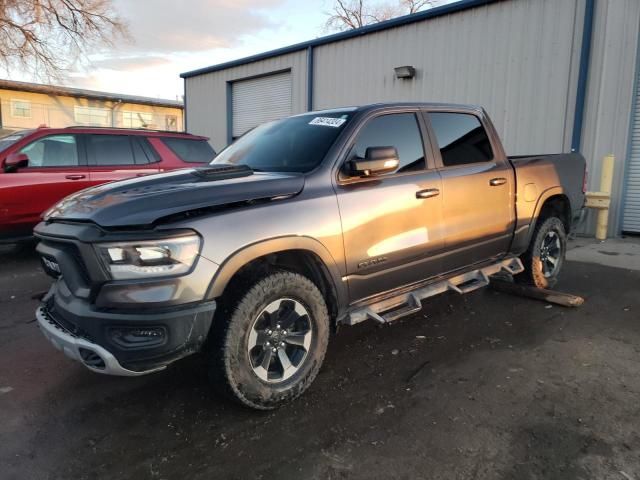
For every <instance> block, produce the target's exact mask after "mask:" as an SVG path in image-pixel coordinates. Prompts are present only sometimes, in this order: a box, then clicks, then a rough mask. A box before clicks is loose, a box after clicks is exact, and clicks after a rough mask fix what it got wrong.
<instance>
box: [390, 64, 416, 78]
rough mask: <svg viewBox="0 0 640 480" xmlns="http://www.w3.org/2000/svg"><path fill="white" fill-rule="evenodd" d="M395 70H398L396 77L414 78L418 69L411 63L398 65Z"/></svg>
mask: <svg viewBox="0 0 640 480" xmlns="http://www.w3.org/2000/svg"><path fill="white" fill-rule="evenodd" d="M394 70H395V72H396V78H413V77H415V76H416V69H415V68H414V67H412V66H411V65H405V66H404V67H396V68H394Z"/></svg>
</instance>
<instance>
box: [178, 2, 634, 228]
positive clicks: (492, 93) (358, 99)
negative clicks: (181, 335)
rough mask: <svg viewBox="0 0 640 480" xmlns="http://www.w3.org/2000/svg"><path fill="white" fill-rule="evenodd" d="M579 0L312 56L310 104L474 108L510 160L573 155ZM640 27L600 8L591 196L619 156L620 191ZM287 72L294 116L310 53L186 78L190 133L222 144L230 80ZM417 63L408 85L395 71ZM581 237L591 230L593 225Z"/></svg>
mask: <svg viewBox="0 0 640 480" xmlns="http://www.w3.org/2000/svg"><path fill="white" fill-rule="evenodd" d="M585 3H586V2H585V0H504V1H499V2H495V3H492V4H489V5H486V6H482V7H476V8H472V9H469V10H465V11H462V12H458V13H454V14H450V15H446V16H442V17H437V18H433V19H430V20H426V21H422V22H417V23H413V24H409V25H404V26H401V27H396V28H392V29H388V30H384V31H380V32H376V33H370V34H367V35H363V36H361V37H355V38H351V39H347V40H342V41H339V42H335V43H331V44H327V45H321V46H318V47H315V48H314V72H315V74H314V92H313V99H314V108H315V109H321V108H330V107H336V106H343V105H358V104H363V103H371V102H384V101H396V100H410V101H443V102H460V103H474V104H479V105H482V106H484V107H485V108H486V109H487V111H488V112H489V114H490V115H491V117H492V118H493V120H494V122H495V124H496V128H497V129H498V132H499V134H500V135H501V137H502V139H503V142H504V144H505V147H506V150H507V152H508V153H509V154H512V155H517V154H531V153H555V152H561V151H569V149H570V145H571V133H572V130H573V116H574V108H575V100H576V85H577V76H578V65H579V60H580V51H581V41H582V30H583V21H584V12H585ZM639 21H640V1H638V0H596V17H595V25H594V32H593V33H594V35H593V43H592V45H593V48H592V52H591V56H592V58H591V67H590V74H589V80H588V86H587V87H588V88H587V104H586V111H585V123H584V129H583V141H582V148H581V150H582V152H583V153H584V154H585V157H587V161H588V168H589V172H590V188H592V189H595V188H596V187H597V186H598V178H599V175H600V169H599V159H600V158H601V157H602V156H603V155H604V154H606V153H609V152H613V153H614V154H616V157H617V158H618V164H617V168H616V176H615V186H614V188H616V192H615V193H614V197H615V198H614V201H613V210H612V215H611V222H610V232H611V233H613V234H615V233H617V232H618V231H619V226H620V222H619V220H620V195H621V187H622V175H623V171H624V161H625V157H626V154H627V143H628V142H627V138H628V130H629V118H630V108H631V95H632V89H633V88H632V87H633V77H634V72H635V59H636V49H637V41H638V29H639ZM286 65H289V66H290V67H289V68H291V69H292V74H293V82H294V100H293V110H294V112H301V111H304V110H305V108H306V97H305V95H306V51H305V50H302V51H300V52H296V53H294V54H287V55H283V56H280V57H275V58H272V59H269V60H262V61H259V62H254V63H251V64H249V65H244V66H240V67H233V68H230V69H228V70H224V71H220V72H214V73H208V74H203V75H200V76H198V77H192V78H189V79H187V121H188V123H187V128H188V130H189V131H192V132H194V133H201V134H204V135H209V136H211V137H212V139H213V143H214V146H216V147H218V148H219V147H220V145H221V144H225V143H226V133H225V132H226V82H227V81H229V80H233V79H237V78H242V77H243V76H251V75H258V74H264V73H268V72H270V71H276V70H278V69H282V68H284V67H285V66H286ZM401 65H413V66H414V67H416V69H417V77H416V78H415V79H413V80H399V79H396V78H395V75H394V71H393V68H394V67H397V66H401ZM585 228H586V230H585V231H588V232H592V231H593V222H592V220H591V218H589V220H588V221H587V224H586V227H585Z"/></svg>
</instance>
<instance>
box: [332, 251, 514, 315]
mask: <svg viewBox="0 0 640 480" xmlns="http://www.w3.org/2000/svg"><path fill="white" fill-rule="evenodd" d="M523 270H524V267H523V265H522V262H521V261H520V259H519V258H506V259H504V260H501V261H499V262H497V263H494V264H492V265H488V266H486V267H484V268H480V269H478V270H472V271H470V272H467V273H463V274H461V275H457V276H455V277H452V278H448V279H446V280H442V281H440V282H436V283H433V284H431V285H427V286H426V287H421V288H417V289H416V290H412V291H409V292H406V293H402V294H400V295H396V296H393V297H390V298H387V299H384V300H381V301H379V302H376V303H373V304H371V305H367V306H363V307H356V308H355V309H354V310H352V311H351V312H349V314H347V317H346V318H345V320H344V324H345V325H355V324H356V323H360V322H364V321H365V320H369V319H371V320H375V321H376V322H379V323H390V322H393V321H394V320H398V319H399V318H402V317H405V316H407V315H410V314H412V313H416V312H419V311H420V310H421V309H422V303H421V301H422V300H424V299H425V298H429V297H433V296H435V295H439V294H441V293H444V292H446V291H449V290H451V291H454V292H456V293H459V294H461V295H462V294H465V293H469V292H472V291H474V290H477V289H478V288H482V287H486V286H487V285H489V277H490V276H491V275H495V274H496V273H499V272H506V273H509V274H511V275H515V274H517V273H520V272H522V271H523Z"/></svg>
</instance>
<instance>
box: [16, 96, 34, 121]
mask: <svg viewBox="0 0 640 480" xmlns="http://www.w3.org/2000/svg"><path fill="white" fill-rule="evenodd" d="M11 116H12V117H19V118H31V102H29V101H27V100H11Z"/></svg>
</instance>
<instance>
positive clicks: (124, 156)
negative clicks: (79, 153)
mask: <svg viewBox="0 0 640 480" xmlns="http://www.w3.org/2000/svg"><path fill="white" fill-rule="evenodd" d="M86 139H87V155H88V157H89V165H135V164H136V161H135V157H134V153H133V146H132V144H131V138H130V136H129V135H87V136H86Z"/></svg>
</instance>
